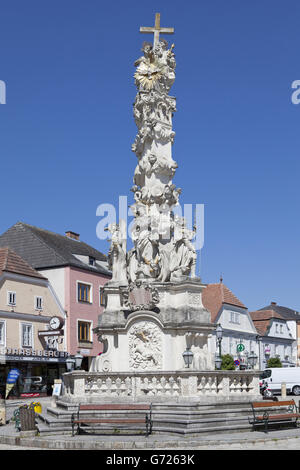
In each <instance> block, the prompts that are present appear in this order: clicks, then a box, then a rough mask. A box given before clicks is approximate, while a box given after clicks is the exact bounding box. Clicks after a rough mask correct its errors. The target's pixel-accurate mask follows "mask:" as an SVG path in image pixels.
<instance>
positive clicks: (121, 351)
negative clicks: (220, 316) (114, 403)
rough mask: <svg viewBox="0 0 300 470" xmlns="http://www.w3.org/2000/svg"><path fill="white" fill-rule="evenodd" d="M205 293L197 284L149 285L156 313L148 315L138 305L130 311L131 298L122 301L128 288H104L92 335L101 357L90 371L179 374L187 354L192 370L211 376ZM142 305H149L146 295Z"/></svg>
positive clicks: (195, 281) (95, 361) (189, 281)
mask: <svg viewBox="0 0 300 470" xmlns="http://www.w3.org/2000/svg"><path fill="white" fill-rule="evenodd" d="M204 288H205V286H204V285H203V284H201V282H200V281H199V280H191V279H186V280H184V281H182V282H178V283H171V282H168V283H158V282H153V283H151V290H150V291H149V292H150V293H151V292H152V293H153V292H155V299H156V300H155V307H154V308H153V309H152V310H150V309H146V308H145V309H143V308H141V306H140V305H137V310H129V307H128V299H130V295H129V296H128V295H127V296H126V295H125V299H126V302H124V295H123V294H124V289H125V290H126V289H127V287H126V286H121V285H119V287H117V286H116V284H115V283H114V284H113V285H106V287H105V291H106V295H107V299H108V302H107V308H106V309H105V312H104V313H103V314H102V315H100V316H99V325H98V327H97V328H95V330H94V331H95V332H96V333H97V334H98V337H99V341H101V342H103V345H104V352H103V354H101V355H100V356H98V357H96V358H95V359H94V361H93V363H92V365H91V369H90V371H91V372H122V371H170V370H175V371H177V370H183V369H184V368H185V364H184V360H183V356H182V353H183V352H184V351H185V350H186V349H189V350H190V351H191V352H192V353H193V362H192V364H191V365H190V368H191V369H194V370H213V369H214V367H215V365H214V358H213V357H212V356H211V353H209V351H210V350H211V349H210V348H209V341H210V338H211V333H212V331H213V330H214V328H215V325H213V324H211V322H210V313H209V312H208V311H207V310H205V308H204V307H203V305H202V300H201V296H202V290H203V289H204ZM131 292H133V293H134V291H131ZM135 295H136V296H135V297H134V296H133V297H132V298H131V300H132V301H133V300H134V298H137V297H139V302H141V299H142V294H141V295H139V296H138V295H137V294H135ZM122 299H123V300H122ZM146 301H147V302H150V303H151V301H152V299H151V297H149V295H148V292H146V290H145V302H146ZM118 302H119V308H117V303H118ZM112 305H113V307H112ZM130 305H131V308H134V305H132V304H130ZM145 307H147V305H145Z"/></svg>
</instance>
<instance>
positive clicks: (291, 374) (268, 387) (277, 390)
mask: <svg viewBox="0 0 300 470" xmlns="http://www.w3.org/2000/svg"><path fill="white" fill-rule="evenodd" d="M260 379H261V381H260V389H261V393H262V394H263V395H264V396H267V397H271V396H273V395H276V394H277V395H280V394H281V386H282V384H283V383H285V385H286V393H293V394H294V395H300V367H274V368H269V369H265V370H264V371H263V373H262V374H261V376H260Z"/></svg>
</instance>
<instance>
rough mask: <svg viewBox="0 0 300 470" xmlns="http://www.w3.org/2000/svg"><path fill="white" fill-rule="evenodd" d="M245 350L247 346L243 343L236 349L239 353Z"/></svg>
mask: <svg viewBox="0 0 300 470" xmlns="http://www.w3.org/2000/svg"><path fill="white" fill-rule="evenodd" d="M244 349H245V346H244V345H243V344H242V343H240V344H238V345H237V347H236V350H237V352H243V351H244Z"/></svg>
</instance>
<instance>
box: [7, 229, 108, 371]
mask: <svg viewBox="0 0 300 470" xmlns="http://www.w3.org/2000/svg"><path fill="white" fill-rule="evenodd" d="M1 246H9V247H11V249H13V250H14V251H15V252H16V253H17V254H18V255H19V256H21V257H22V258H23V259H24V260H25V261H27V263H29V264H30V265H31V266H32V267H34V268H35V269H36V270H37V271H39V272H40V273H41V274H42V275H43V276H45V277H46V278H47V279H48V280H49V282H50V284H51V286H52V288H53V289H54V291H55V294H56V295H57V297H58V299H59V301H60V303H61V305H62V306H63V308H64V310H65V315H64V317H65V318H64V344H65V349H66V351H67V352H69V353H70V354H71V355H74V354H76V353H77V352H80V353H81V354H82V356H83V357H84V359H83V363H82V368H83V369H85V370H88V369H89V366H90V363H91V361H92V358H93V357H95V356H97V355H98V354H99V353H100V352H101V350H102V345H101V343H99V341H98V338H97V335H95V334H94V333H93V328H95V327H96V326H97V325H98V316H99V315H100V314H101V312H102V311H103V307H102V306H101V289H102V287H103V286H104V284H105V283H106V282H107V281H109V280H110V278H111V273H110V271H109V270H108V268H107V259H106V256H105V255H104V254H102V253H101V252H99V251H98V250H95V249H94V248H93V247H91V246H89V245H87V244H86V243H84V242H83V241H81V240H80V237H79V234H77V233H75V232H71V231H69V232H66V234H65V235H60V234H57V233H54V232H50V231H48V230H44V229H41V228H38V227H34V226H32V225H28V224H25V223H23V222H18V223H17V224H15V225H13V226H12V227H11V228H10V229H8V230H7V231H6V232H5V233H4V234H2V235H1V236H0V247H1Z"/></svg>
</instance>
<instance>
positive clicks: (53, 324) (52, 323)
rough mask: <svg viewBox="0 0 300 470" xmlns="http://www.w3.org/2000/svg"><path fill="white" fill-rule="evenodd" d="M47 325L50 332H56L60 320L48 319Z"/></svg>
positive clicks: (55, 318)
mask: <svg viewBox="0 0 300 470" xmlns="http://www.w3.org/2000/svg"><path fill="white" fill-rule="evenodd" d="M49 325H50V328H51V329H52V330H57V329H58V328H59V326H60V319H59V318H58V317H52V318H51V319H50V322H49Z"/></svg>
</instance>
